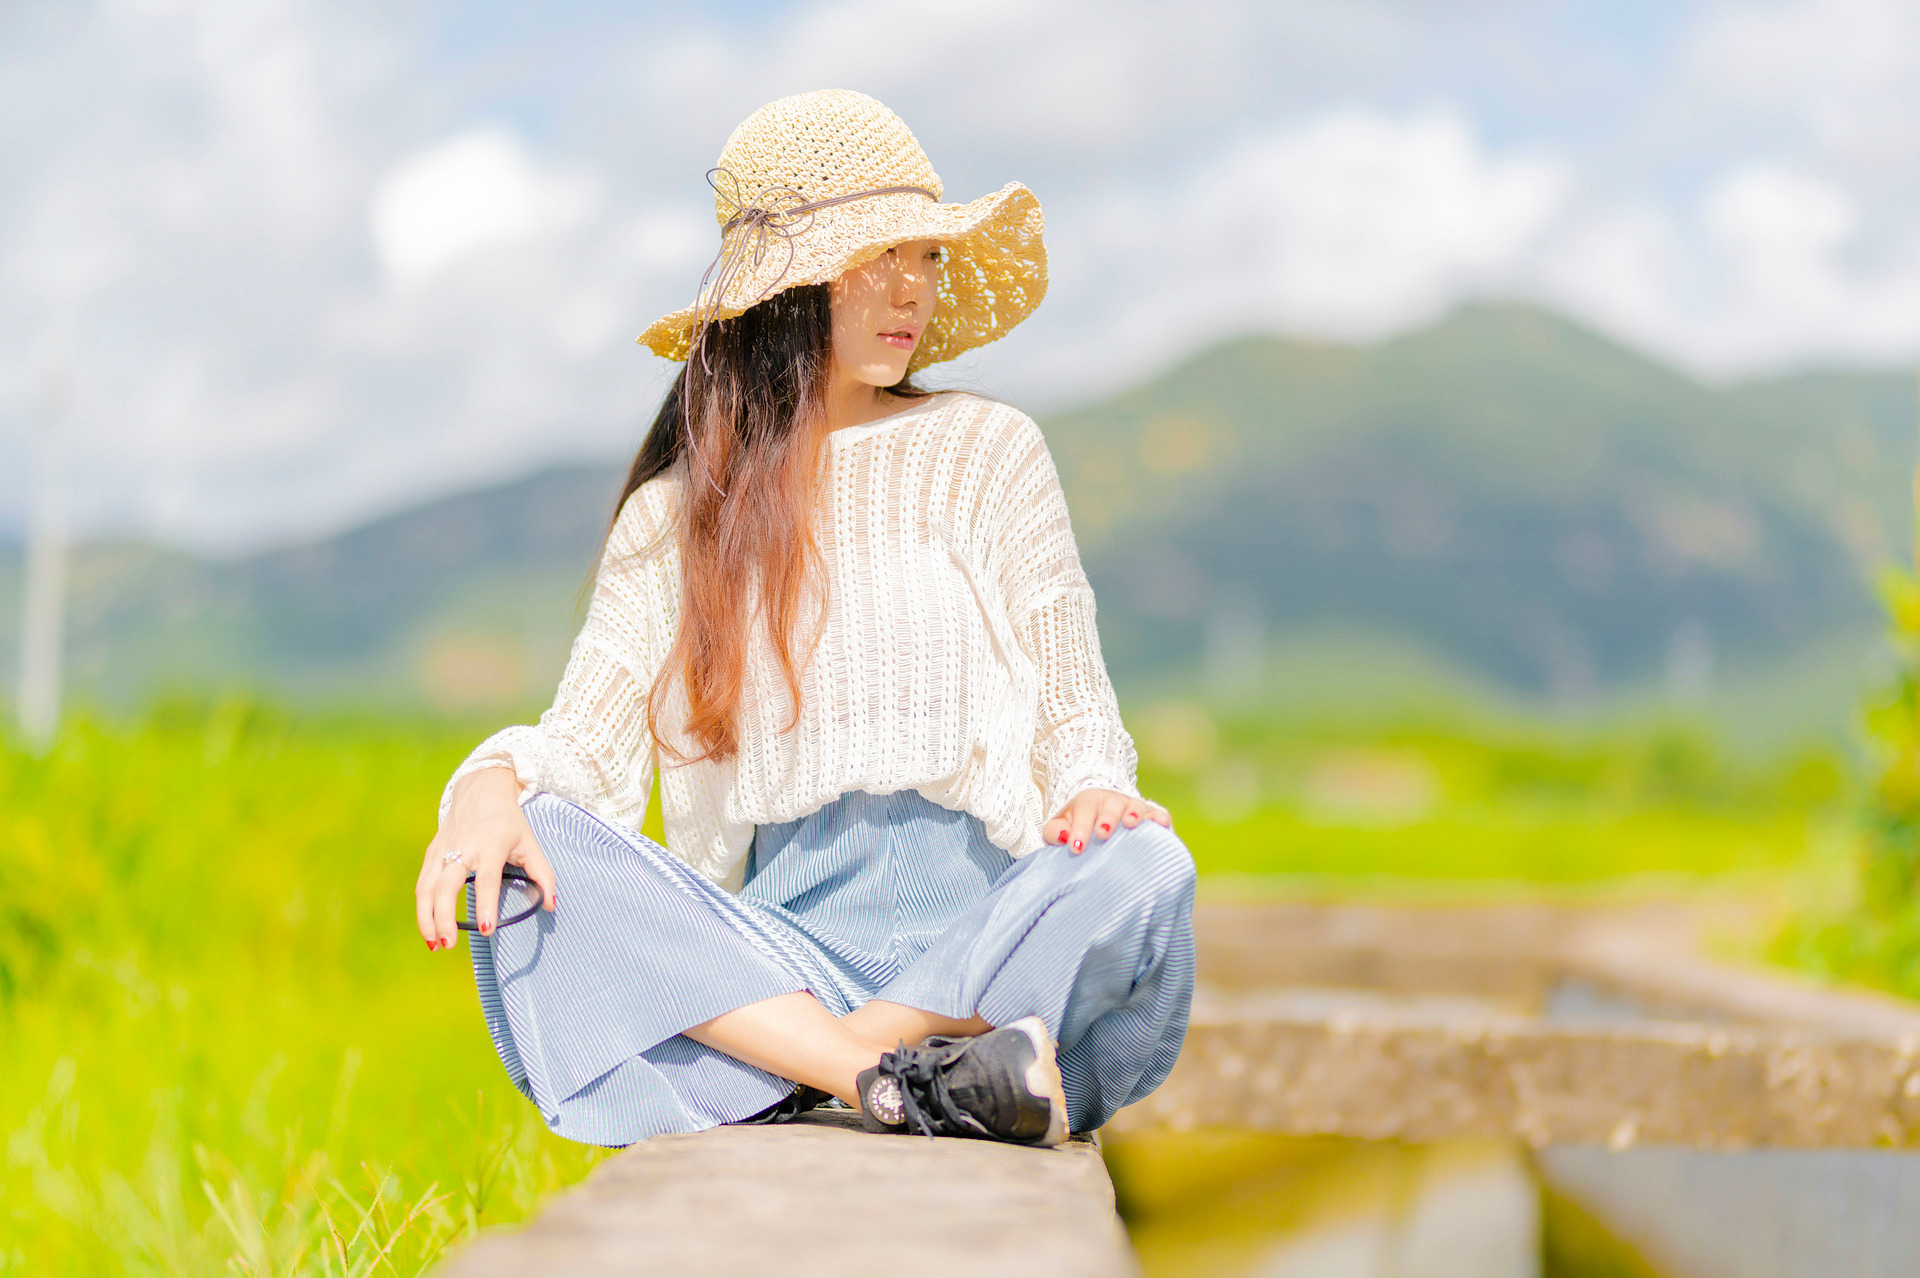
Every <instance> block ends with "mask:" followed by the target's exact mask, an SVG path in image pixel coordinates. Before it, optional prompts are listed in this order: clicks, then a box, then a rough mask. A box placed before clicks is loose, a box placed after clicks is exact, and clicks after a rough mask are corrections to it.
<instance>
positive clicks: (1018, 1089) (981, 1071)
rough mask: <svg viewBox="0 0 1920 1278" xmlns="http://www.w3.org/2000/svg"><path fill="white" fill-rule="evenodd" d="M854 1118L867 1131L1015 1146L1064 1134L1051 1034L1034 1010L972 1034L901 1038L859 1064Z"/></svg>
mask: <svg viewBox="0 0 1920 1278" xmlns="http://www.w3.org/2000/svg"><path fill="white" fill-rule="evenodd" d="M859 1088H860V1119H861V1122H863V1123H864V1124H865V1125H866V1128H867V1130H868V1131H870V1132H918V1133H919V1134H920V1135H922V1136H972V1137H975V1138H978V1139H983V1140H1005V1141H1013V1142H1015V1143H1017V1144H1021V1145H1058V1144H1059V1143H1060V1142H1061V1141H1063V1140H1065V1139H1066V1138H1067V1097H1066V1092H1065V1091H1064V1090H1063V1089H1062V1087H1061V1085H1060V1066H1059V1064H1058V1062H1057V1061H1056V1060H1055V1059H1054V1047H1053V1037H1052V1036H1051V1035H1050V1034H1048V1033H1047V1026H1046V1023H1045V1022H1044V1021H1042V1020H1041V1019H1040V1018H1039V1017H1037V1016H1027V1017H1022V1018H1021V1019H1020V1020H1017V1021H1015V1022H1013V1023H1012V1024H1011V1025H1003V1026H1001V1027H1000V1028H999V1029H997V1030H993V1031H991V1032H989V1033H986V1034H982V1035H980V1036H979V1037H978V1038H939V1037H934V1038H929V1039H926V1040H925V1041H923V1042H922V1043H921V1044H920V1045H919V1046H918V1047H908V1046H906V1045H905V1044H902V1045H901V1046H900V1047H899V1048H898V1049H896V1050H894V1051H891V1052H888V1053H887V1054H886V1055H884V1056H882V1057H881V1058H880V1063H879V1064H878V1065H876V1066H875V1067H874V1068H872V1069H868V1070H862V1071H860V1078H859Z"/></svg>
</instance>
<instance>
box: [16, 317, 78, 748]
mask: <svg viewBox="0 0 1920 1278" xmlns="http://www.w3.org/2000/svg"><path fill="white" fill-rule="evenodd" d="M67 395H68V387H67V368H66V361H65V359H64V357H63V355H60V354H54V355H49V356H48V357H46V358H45V359H43V360H42V362H41V366H40V386H39V395H38V399H39V402H38V404H37V405H36V406H35V408H36V412H35V414H34V423H33V494H32V501H31V506H30V511H31V513H30V514H29V515H28V523H27V589H26V608H25V609H24V613H25V616H24V624H23V627H22V633H21V636H20V735H21V736H22V737H23V738H25V740H26V743H27V745H28V747H29V748H30V749H33V750H36V751H44V750H46V749H48V748H49V747H50V746H52V744H53V739H54V735H55V733H56V732H58V730H59V727H60V656H61V646H62V632H63V631H64V630H65V628H66V627H65V622H66V610H67V607H66V605H67V600H66V596H67V411H68V401H67Z"/></svg>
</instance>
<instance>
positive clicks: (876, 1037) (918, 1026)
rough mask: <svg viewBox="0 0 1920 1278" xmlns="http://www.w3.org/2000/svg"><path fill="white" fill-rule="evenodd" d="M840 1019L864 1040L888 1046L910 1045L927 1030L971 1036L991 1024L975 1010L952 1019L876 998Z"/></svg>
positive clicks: (925, 1035) (936, 1032) (952, 1035)
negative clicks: (971, 1014) (966, 1016)
mask: <svg viewBox="0 0 1920 1278" xmlns="http://www.w3.org/2000/svg"><path fill="white" fill-rule="evenodd" d="M840 1023H841V1024H842V1025H845V1026H847V1027H848V1028H849V1029H851V1030H853V1032H854V1033H856V1034H858V1035H859V1036H860V1037H861V1038H864V1039H866V1040H867V1041H868V1042H872V1043H883V1044H885V1045H886V1046H888V1047H892V1046H894V1045H895V1044H897V1043H906V1044H908V1045H909V1046H911V1045H912V1044H914V1043H918V1042H919V1041H920V1040H921V1039H923V1038H925V1037H927V1036H928V1035H929V1034H940V1035H943V1036H944V1037H946V1038H974V1037H976V1036H978V1035H981V1034H984V1033H986V1032H987V1031H988V1030H990V1029H992V1028H993V1026H991V1025H989V1024H987V1023H986V1022H985V1021H983V1020H981V1019H980V1017H979V1016H978V1015H977V1014H976V1015H974V1016H970V1017H968V1018H967V1019H966V1020H964V1021H956V1020H954V1019H953V1018H952V1017H951V1016H935V1015H934V1014H933V1013H932V1012H923V1011H921V1010H920V1009H919V1008H917V1007H908V1006H907V1005H906V1004H905V1003H889V1002H887V1001H886V1000H885V999H878V998H876V999H870V1000H868V1001H867V1002H865V1003H863V1004H861V1005H860V1006H859V1007H856V1008H854V1009H853V1010H852V1011H851V1012H849V1013H847V1014H846V1015H845V1016H843V1017H841V1018H840Z"/></svg>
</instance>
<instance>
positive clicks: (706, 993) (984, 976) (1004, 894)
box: [468, 790, 1194, 1145]
mask: <svg viewBox="0 0 1920 1278" xmlns="http://www.w3.org/2000/svg"><path fill="white" fill-rule="evenodd" d="M525 811H526V814H527V819H528V820H529V821H530V822H531V823H532V826H533V832H534V835H535V837H537V838H538V839H539V841H540V846H541V849H542V850H543V851H544V852H545V853H546V855H547V859H548V860H549V861H550V862H552V864H553V868H554V873H555V875H556V877H557V879H558V881H559V884H560V889H561V891H560V897H561V907H560V909H559V910H557V911H556V912H554V913H552V914H548V913H546V912H544V911H542V912H540V913H539V914H536V915H535V916H534V917H533V918H531V919H528V920H527V921H525V922H523V923H518V924H514V925H512V926H507V927H501V928H499V929H497V930H496V931H495V933H494V935H493V936H492V937H481V936H480V935H479V934H478V933H469V934H468V936H469V938H470V940H471V942H472V954H473V970H474V977H475V979H476V981H477V982H478V984H479V989H480V1003H481V1008H482V1010H483V1011H484V1012H485V1014H486V1021H487V1029H488V1031H489V1033H490V1034H491V1035H492V1037H493V1042H494V1046H495V1047H496V1048H497V1049H498V1051H499V1053H500V1059H501V1062H502V1063H503V1064H504V1065H505V1066H506V1069H507V1073H508V1075H509V1076H510V1077H511V1078H512V1080H513V1082H514V1085H515V1086H516V1087H518V1088H519V1089H520V1090H521V1092H523V1093H524V1094H525V1095H526V1096H527V1097H528V1098H529V1099H530V1100H532V1101H533V1102H534V1104H535V1105H537V1106H538V1107H539V1110H540V1113H541V1116H542V1117H543V1118H544V1119H545V1120H546V1122H547V1125H548V1126H549V1127H551V1128H552V1129H553V1130H554V1131H555V1132H556V1133H558V1134H559V1135H561V1136H565V1137H568V1138H570V1139H573V1140H578V1141H585V1142H588V1143H590V1144H595V1145H627V1144H631V1143H632V1142H634V1141H637V1140H644V1139H646V1138H647V1137H649V1136H654V1135H657V1134H659V1133H662V1132H691V1131H701V1130H704V1129H705V1128H708V1127H712V1126H715V1125H717V1124H720V1123H727V1122H734V1121H737V1120H739V1119H742V1118H746V1117H749V1116H751V1115H753V1114H756V1113H758V1112H760V1111H761V1110H763V1109H766V1108H767V1107H768V1106H770V1105H772V1104H774V1103H775V1102H776V1101H778V1100H780V1099H781V1098H782V1097H784V1096H786V1095H787V1094H788V1093H789V1092H791V1091H792V1090H793V1084H792V1082H790V1081H789V1080H787V1079H783V1078H778V1077H775V1076H774V1075H772V1074H768V1073H766V1072H764V1071H762V1070H759V1069H755V1068H754V1067H753V1066H750V1065H746V1064H743V1063H742V1062H740V1061H737V1060H735V1059H734V1058H732V1057H730V1056H727V1055H725V1054H724V1053H721V1052H717V1051H715V1050H713V1049H711V1048H708V1047H705V1046H702V1045H701V1044H699V1043H696V1042H694V1041H693V1040H692V1039H689V1038H687V1037H685V1036H684V1035H682V1033H681V1031H682V1030H685V1029H688V1028H690V1027H692V1026H694V1025H698V1024H701V1023H702V1022H704V1021H708V1020H711V1019H713V1018H714V1017H716V1016H719V1015H720V1014H721V1013H723V1012H728V1011H731V1010H733V1009H734V1008H737V1007H743V1006H745V1005H746V1004H748V1003H754V1002H758V1001H760V1000H761V999H766V998H772V997H774V996H775V995H779V994H788V993H792V992H794V991H797V990H808V991H811V992H812V993H813V995H814V996H815V997H816V998H818V999H819V1000H820V1001H821V1002H822V1003H823V1004H825V1005H826V1007H827V1009H828V1010H829V1011H831V1012H832V1013H834V1014H835V1015H845V1014H846V1013H848V1012H850V1011H852V1010H853V1009H854V1008H856V1007H858V1006H860V1005H861V1004H862V1003H865V1002H866V1001H867V1000H868V999H870V998H880V999H886V1000H888V1001H890V1002H895V1003H902V1004H905V1005H907V1006H909V1007H916V1008H919V1009H921V1010H922V1011H927V1012H932V1013H935V1014H936V1015H940V1016H947V1017H953V1018H955V1019H960V1020H964V1019H966V1018H967V1017H970V1016H972V1015H974V1014H976V1013H978V1014H979V1015H980V1016H981V1017H983V1018H984V1019H985V1020H986V1021H987V1022H988V1023H989V1024H993V1025H1005V1024H1007V1023H1009V1022H1010V1021H1014V1020H1017V1019H1019V1018H1020V1017H1023V1016H1029V1015H1037V1016H1039V1017H1041V1018H1042V1019H1044V1020H1045V1021H1046V1024H1047V1028H1048V1029H1049V1030H1051V1031H1052V1033H1053V1035H1054V1038H1055V1040H1056V1042H1058V1044H1059V1047H1060V1071H1061V1074H1062V1077H1063V1078H1064V1081H1065V1083H1066V1094H1067V1106H1068V1110H1069V1111H1070V1112H1069V1117H1070V1119H1071V1121H1072V1124H1073V1128H1074V1130H1076V1131H1086V1130H1091V1129H1092V1128H1095V1127H1099V1126H1100V1125H1102V1124H1104V1123H1105V1122H1106V1121H1107V1120H1108V1119H1109V1118H1110V1117H1112V1115H1113V1113H1114V1111H1116V1110H1118V1109H1119V1108H1120V1107H1121V1106H1123V1105H1129V1104H1131V1103H1133V1102H1134V1101H1137V1100H1139V1099H1140V1098H1142V1097H1143V1096H1145V1095H1146V1094H1147V1093H1149V1092H1151V1091H1152V1090H1153V1089H1154V1088H1155V1087H1157V1086H1159V1085H1160V1083H1161V1081H1162V1080H1163V1079H1165V1078H1166V1076H1167V1072H1168V1071H1169V1070H1170V1069H1172V1068H1173V1062H1174V1058H1175V1057H1176V1056H1178V1054H1179V1051H1180V1044H1181V1040H1182V1039H1183V1038H1184V1037H1185V1034H1186V1027H1187V1013H1188V1008H1189V1005H1190V1003H1191V1001H1192V995H1193V887H1194V869H1193V859H1192V857H1190V856H1189V855H1188V854H1187V850H1186V848H1185V846H1183V845H1182V844H1181V842H1180V840H1179V839H1178V838H1176V837H1175V836H1174V834H1173V832H1172V831H1170V830H1168V829H1166V828H1164V827H1163V826H1160V825H1157V824H1154V823H1152V822H1142V823H1141V824H1140V825H1139V826H1138V827H1136V828H1134V829H1131V830H1128V829H1125V828H1122V829H1119V830H1116V831H1115V832H1114V834H1113V835H1112V836H1111V837H1109V838H1108V839H1107V840H1106V841H1105V842H1101V841H1099V840H1098V839H1096V840H1095V841H1094V842H1093V845H1092V846H1091V847H1090V848H1089V849H1088V850H1087V851H1086V852H1085V853H1084V854H1082V855H1079V856H1074V855H1072V854H1071V853H1070V852H1069V851H1068V850H1067V849H1066V848H1063V847H1048V848H1043V849H1042V850H1040V851H1038V852H1035V853H1033V854H1032V855H1030V856H1027V857H1023V858H1021V859H1019V860H1017V861H1016V860H1014V859H1013V858H1011V857H1009V856H1008V855H1007V854H1006V853H1005V852H1003V851H1001V850H1000V849H999V848H998V847H996V846H995V845H994V844H992V843H991V842H989V841H988V839H987V838H986V835H985V833H984V831H983V829H982V827H981V825H980V822H979V820H978V819H977V818H976V817H973V816H971V815H970V814H968V813H964V812H953V811H949V810H948V809H945V808H942V807H940V806H939V805H938V804H936V803H934V802H932V801H931V800H929V799H927V798H926V797H925V796H923V795H921V794H919V793H918V792H916V791H911V790H907V791H899V792H896V793H893V794H884V795H877V794H867V793H864V792H858V791H855V792H850V793H847V794H844V795H842V796H841V797H840V798H839V799H837V800H835V801H834V802H833V803H830V804H828V805H827V806H826V807H824V808H821V809H820V810H819V811H817V812H815V813H813V814H811V815H809V816H806V817H803V818H801V819H800V820H798V821H792V822H788V823H786V824H782V825H763V826H760V827H758V828H757V829H756V830H755V832H754V841H753V847H752V849H751V851H750V852H749V853H748V861H747V867H746V875H745V881H744V884H743V886H742V888H741V890H740V893H739V894H738V895H737V896H736V895H734V894H732V893H729V892H727V891H726V890H725V889H723V888H720V887H718V886H716V885H715V884H714V883H712V882H711V881H710V880H708V879H707V878H706V877H705V876H703V875H701V874H699V873H698V872H696V871H694V870H693V869H691V868H690V867H688V866H687V865H686V864H685V863H684V862H682V861H680V860H678V859H676V858H675V857H674V856H673V855H672V854H671V853H669V852H668V851H667V850H666V849H665V848H663V847H661V846H660V845H658V844H657V843H654V842H653V841H652V840H651V839H648V838H646V837H645V836H643V835H640V834H637V833H635V832H634V831H632V830H630V829H627V828H625V827H622V826H618V825H615V824H611V823H608V822H606V821H603V820H601V819H600V818H598V817H596V816H594V815H593V814H592V813H590V812H588V811H586V810H585V809H583V808H580V807H577V806H575V805H573V804H571V803H567V802H565V801H563V800H561V799H558V798H555V797H554V796H552V795H540V796H538V797H536V798H534V799H532V800H530V801H529V802H528V803H527V805H526V808H525ZM469 891H471V889H469ZM511 908H512V901H511V897H510V896H509V897H503V900H502V914H503V915H504V914H506V913H508V912H510V910H511Z"/></svg>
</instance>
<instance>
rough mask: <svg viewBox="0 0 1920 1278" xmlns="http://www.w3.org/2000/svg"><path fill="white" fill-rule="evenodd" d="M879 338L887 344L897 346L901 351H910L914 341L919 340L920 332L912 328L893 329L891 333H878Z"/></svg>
mask: <svg viewBox="0 0 1920 1278" xmlns="http://www.w3.org/2000/svg"><path fill="white" fill-rule="evenodd" d="M880 340H881V341H883V342H885V343H886V344H887V345H889V346H895V347H898V348H899V349H901V350H903V351H910V350H912V349H913V347H914V343H915V342H918V341H919V340H920V334H919V333H917V332H915V331H914V330H912V329H907V328H902V329H895V330H894V331H893V332H891V333H882V334H880Z"/></svg>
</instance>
